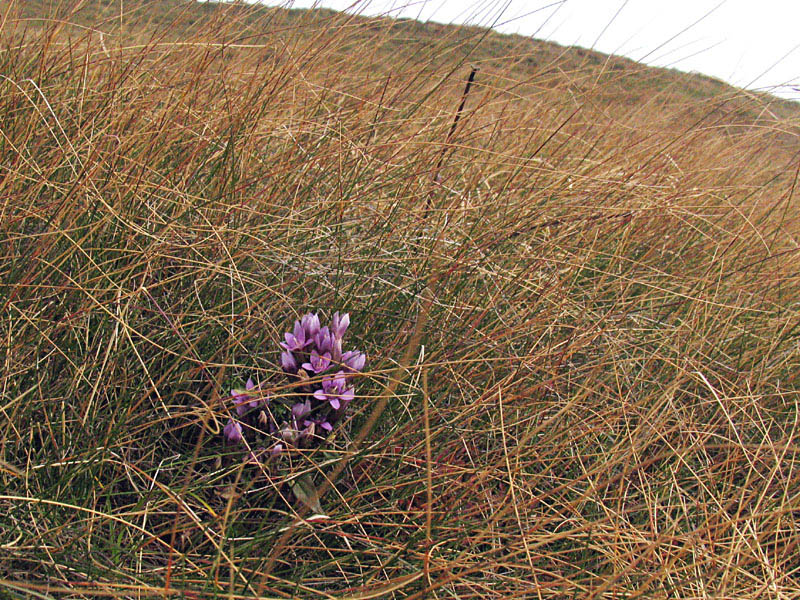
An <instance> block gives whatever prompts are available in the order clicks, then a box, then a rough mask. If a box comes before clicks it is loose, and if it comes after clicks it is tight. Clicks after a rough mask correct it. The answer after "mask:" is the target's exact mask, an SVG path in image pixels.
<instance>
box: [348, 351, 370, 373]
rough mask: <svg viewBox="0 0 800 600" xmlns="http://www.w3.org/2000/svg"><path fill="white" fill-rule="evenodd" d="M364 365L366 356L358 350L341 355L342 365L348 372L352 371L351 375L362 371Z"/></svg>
mask: <svg viewBox="0 0 800 600" xmlns="http://www.w3.org/2000/svg"><path fill="white" fill-rule="evenodd" d="M366 363H367V357H366V355H365V354H364V353H363V352H359V351H358V350H348V351H347V352H345V353H344V354H342V364H343V365H344V367H345V368H346V369H347V370H348V371H352V372H353V373H355V372H357V371H360V370H361V369H363V368H364V365H365V364H366Z"/></svg>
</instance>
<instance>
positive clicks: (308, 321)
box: [300, 313, 319, 340]
mask: <svg viewBox="0 0 800 600" xmlns="http://www.w3.org/2000/svg"><path fill="white" fill-rule="evenodd" d="M300 324H301V325H302V326H303V329H304V330H305V332H306V339H307V340H313V339H314V336H315V335H317V333H319V317H318V316H317V315H315V314H312V313H308V314H306V315H303V318H302V319H301V320H300Z"/></svg>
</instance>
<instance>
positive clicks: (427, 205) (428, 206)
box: [425, 66, 478, 217]
mask: <svg viewBox="0 0 800 600" xmlns="http://www.w3.org/2000/svg"><path fill="white" fill-rule="evenodd" d="M477 72H478V67H475V66H473V67H472V70H471V71H470V73H469V77H468V78H467V85H466V86H465V87H464V93H463V94H461V104H459V105H458V110H457V111H456V114H455V116H454V117H453V124H452V125H451V126H450V131H448V132H447V137H446V138H445V140H444V146H443V147H442V152H441V153H440V154H439V160H438V161H437V162H436V168H435V169H434V171H433V181H434V182H435V183H438V182H439V172H440V171H441V169H442V164H443V163H444V157H445V155H446V154H447V147H448V146H449V145H450V140H451V139H452V138H453V134H454V133H455V131H456V127H457V126H458V120H459V119H460V118H461V113H462V112H463V111H464V105H465V104H466V103H467V95H468V94H469V88H471V87H472V82H473V81H475V73H477ZM431 204H432V198H431V194H428V197H427V198H426V200H425V217H427V216H428V211H430V209H431Z"/></svg>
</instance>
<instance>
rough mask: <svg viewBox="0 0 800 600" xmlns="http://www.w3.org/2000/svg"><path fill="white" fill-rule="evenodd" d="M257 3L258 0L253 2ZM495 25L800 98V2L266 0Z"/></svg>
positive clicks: (786, 0)
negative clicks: (291, 0)
mask: <svg viewBox="0 0 800 600" xmlns="http://www.w3.org/2000/svg"><path fill="white" fill-rule="evenodd" d="M251 1H253V0H251ZM262 3H263V4H269V5H281V6H293V7H295V8H308V7H311V6H312V5H316V6H325V7H328V8H333V9H336V10H349V11H351V12H360V13H362V14H369V15H376V14H390V15H393V16H403V17H413V18H417V19H420V20H423V21H425V20H433V21H439V22H441V23H465V22H466V23H470V24H473V25H484V26H493V27H494V28H495V29H497V30H499V31H502V32H506V33H519V34H522V35H533V36H535V37H537V38H541V39H546V40H551V41H554V42H558V43H560V44H563V45H579V46H584V47H586V48H595V49H596V50H599V51H601V52H605V53H609V54H611V53H613V54H621V55H624V56H628V57H630V58H633V59H634V60H638V61H642V62H646V63H648V64H651V65H657V66H671V67H675V68H678V69H682V70H685V71H698V72H701V73H706V74H708V75H712V76H714V77H718V78H720V79H723V80H725V81H728V82H730V83H732V84H734V85H737V86H740V87H746V88H749V89H761V90H766V91H771V92H773V93H776V94H778V95H781V96H783V97H786V98H792V99H795V100H800V0H372V1H355V0H317V1H316V2H315V1H314V0H295V1H293V2H290V1H286V0H283V1H281V0H263V1H262Z"/></svg>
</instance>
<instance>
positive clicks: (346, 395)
mask: <svg viewBox="0 0 800 600" xmlns="http://www.w3.org/2000/svg"><path fill="white" fill-rule="evenodd" d="M355 396H356V395H355V392H354V390H353V388H350V389H349V390H345V391H344V392H342V393H341V394H340V395H339V398H341V399H342V401H343V402H350V401H351V400H352V399H353V398H355Z"/></svg>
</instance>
